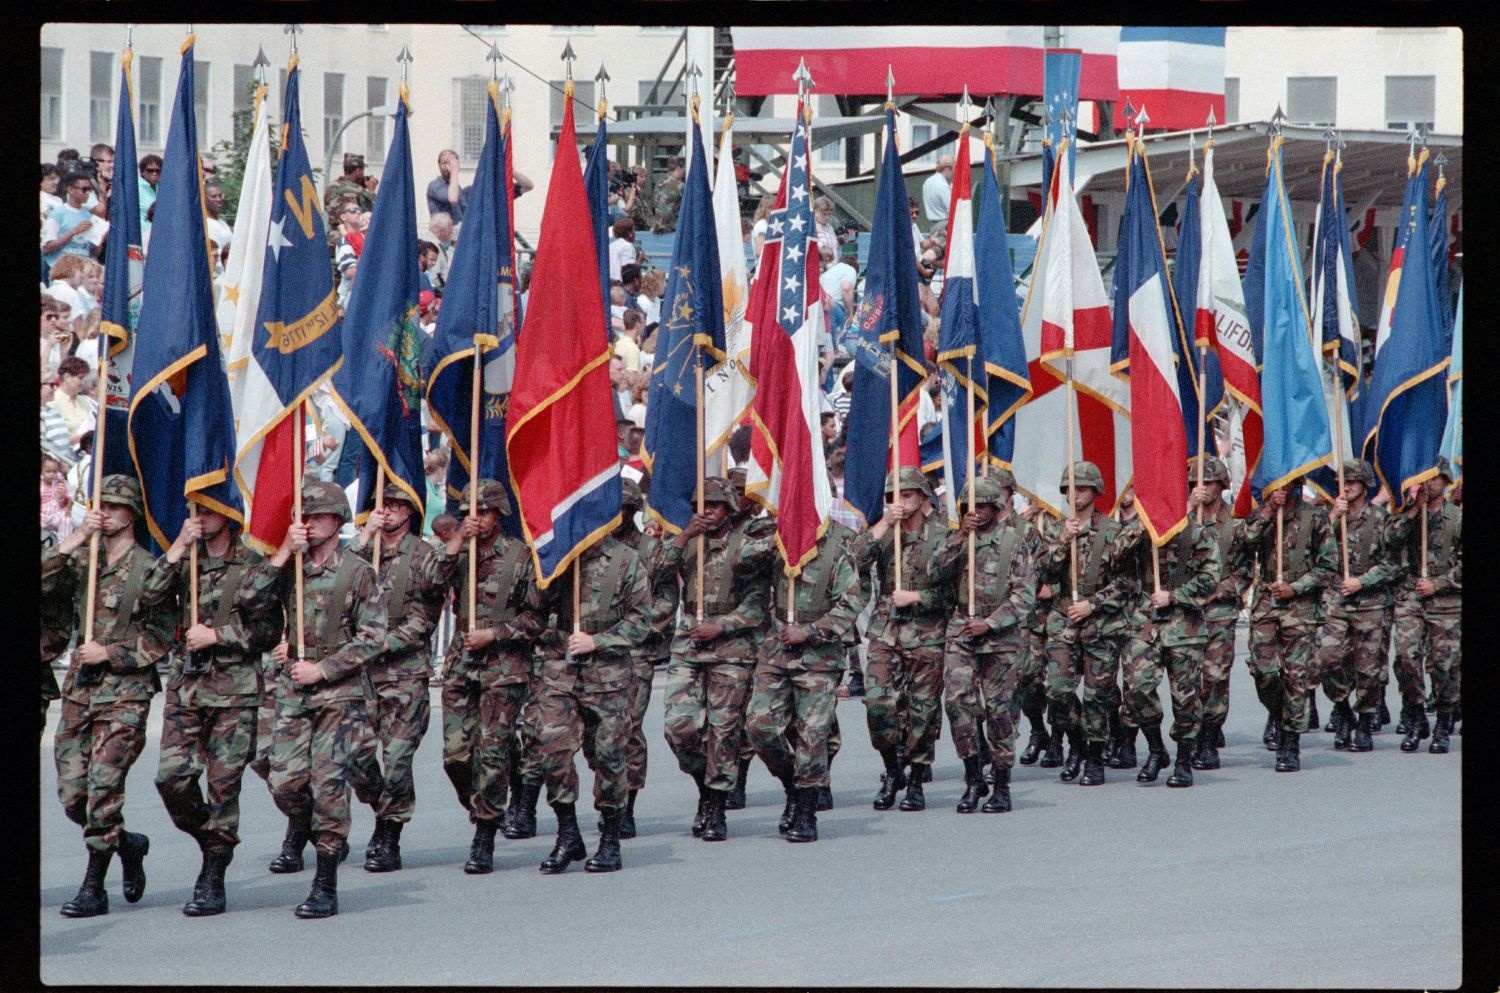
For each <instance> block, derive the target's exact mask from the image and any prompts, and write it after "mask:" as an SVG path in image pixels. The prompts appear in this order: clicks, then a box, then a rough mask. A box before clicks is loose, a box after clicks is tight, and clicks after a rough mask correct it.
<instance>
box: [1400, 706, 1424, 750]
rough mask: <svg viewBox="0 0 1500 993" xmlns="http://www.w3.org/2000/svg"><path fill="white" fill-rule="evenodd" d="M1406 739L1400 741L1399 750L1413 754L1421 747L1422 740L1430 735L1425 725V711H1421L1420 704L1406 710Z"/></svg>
mask: <svg viewBox="0 0 1500 993" xmlns="http://www.w3.org/2000/svg"><path fill="white" fill-rule="evenodd" d="M1407 711H1408V713H1407V722H1408V726H1407V728H1406V737H1405V738H1403V739H1401V750H1402V751H1403V752H1414V751H1416V750H1417V749H1418V748H1421V747H1422V739H1423V738H1425V737H1427V736H1428V735H1429V734H1431V733H1432V729H1431V727H1429V726H1428V723H1427V711H1425V710H1423V709H1422V705H1421V704H1417V705H1416V706H1415V707H1408V708H1407Z"/></svg>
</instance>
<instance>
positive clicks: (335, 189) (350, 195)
mask: <svg viewBox="0 0 1500 993" xmlns="http://www.w3.org/2000/svg"><path fill="white" fill-rule="evenodd" d="M340 200H354V201H356V202H357V203H358V204H359V206H360V208H361V209H362V210H367V211H369V210H374V209H375V198H374V197H373V196H371V194H370V191H369V189H368V188H367V187H366V186H365V157H364V156H363V155H355V154H354V153H352V152H346V153H345V154H344V174H343V175H342V176H340V177H339V178H338V179H335V180H334V181H333V182H331V183H329V184H328V189H327V190H325V191H324V192H323V206H324V208H325V209H327V208H328V206H329V205H330V204H335V203H338V202H339V201H340Z"/></svg>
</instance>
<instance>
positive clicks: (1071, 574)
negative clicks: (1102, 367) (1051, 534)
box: [1063, 355, 1078, 601]
mask: <svg viewBox="0 0 1500 993" xmlns="http://www.w3.org/2000/svg"><path fill="white" fill-rule="evenodd" d="M1067 374H1068V375H1067V380H1068V381H1067V383H1066V384H1065V385H1066V386H1067V390H1068V399H1067V404H1066V406H1065V407H1064V408H1063V411H1064V414H1065V415H1066V419H1067V422H1068V494H1067V496H1068V516H1069V517H1073V516H1075V514H1074V510H1075V508H1074V506H1073V493H1074V491H1076V490H1077V488H1078V480H1077V479H1076V478H1074V475H1073V463H1074V462H1075V461H1077V456H1076V450H1075V448H1074V444H1073V403H1074V397H1073V356H1071V355H1069V356H1068V368H1067ZM1071 545H1072V548H1071V549H1070V551H1071V554H1070V555H1069V556H1068V582H1069V588H1068V593H1069V596H1070V597H1071V598H1072V599H1073V600H1075V601H1076V600H1077V599H1078V539H1077V538H1076V537H1075V538H1073V539H1072V541H1071Z"/></svg>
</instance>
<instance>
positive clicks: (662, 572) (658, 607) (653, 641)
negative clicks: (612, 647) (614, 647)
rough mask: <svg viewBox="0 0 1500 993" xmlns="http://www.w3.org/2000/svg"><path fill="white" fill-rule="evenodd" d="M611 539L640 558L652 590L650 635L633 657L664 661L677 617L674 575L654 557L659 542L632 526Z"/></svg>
mask: <svg viewBox="0 0 1500 993" xmlns="http://www.w3.org/2000/svg"><path fill="white" fill-rule="evenodd" d="M614 537H615V538H616V539H617V540H618V541H620V542H622V543H623V544H626V545H629V546H630V547H631V548H633V549H635V553H636V554H637V555H639V556H640V559H641V565H642V566H643V567H644V568H645V569H646V582H647V584H648V585H649V586H650V589H651V610H650V621H651V633H650V634H648V635H646V637H645V638H644V639H643V640H642V642H641V644H640V645H638V646H637V647H636V649H635V652H634V654H635V657H636V659H637V660H638V661H646V662H659V661H663V660H665V659H667V658H669V657H670V656H671V651H670V648H671V644H672V622H673V621H674V620H676V618H677V576H676V575H675V574H674V573H673V572H672V571H671V570H670V569H664V568H662V564H661V557H660V556H659V555H658V554H657V547H658V546H659V545H660V544H661V541H660V539H657V538H653V537H651V536H650V535H649V534H646V533H645V532H643V531H641V530H639V529H638V528H636V527H635V526H634V525H627V526H624V527H621V528H619V529H618V530H616V531H615V534H614Z"/></svg>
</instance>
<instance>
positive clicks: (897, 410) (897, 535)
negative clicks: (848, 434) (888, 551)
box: [890, 340, 901, 592]
mask: <svg viewBox="0 0 1500 993" xmlns="http://www.w3.org/2000/svg"><path fill="white" fill-rule="evenodd" d="M890 379H891V478H892V479H894V480H895V481H896V485H895V488H894V490H893V492H892V493H891V502H892V503H899V502H900V500H901V403H900V401H899V400H898V399H897V397H896V342H895V341H894V340H893V341H892V342H891V376H890ZM891 538H892V540H893V541H894V542H895V543H896V544H895V553H896V558H895V562H896V578H895V582H894V583H893V584H892V586H893V590H892V592H895V590H899V589H900V588H901V522H900V521H897V522H896V527H895V528H894V531H893V533H892V535H891Z"/></svg>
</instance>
